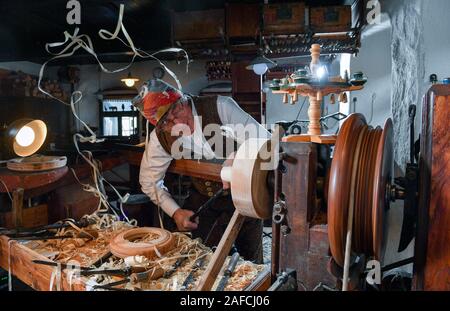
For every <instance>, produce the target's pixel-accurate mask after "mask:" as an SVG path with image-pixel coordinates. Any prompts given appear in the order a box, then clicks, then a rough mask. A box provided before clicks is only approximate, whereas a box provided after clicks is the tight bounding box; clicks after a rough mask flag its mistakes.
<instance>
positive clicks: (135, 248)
mask: <svg viewBox="0 0 450 311" xmlns="http://www.w3.org/2000/svg"><path fill="white" fill-rule="evenodd" d="M148 234H157V235H158V238H157V239H155V240H153V241H149V242H137V243H134V242H133V241H135V240H137V239H139V238H143V237H145V236H146V235H148ZM174 244H175V238H174V236H173V234H172V233H170V232H169V231H167V230H164V229H161V228H135V229H130V230H126V231H124V232H121V233H119V234H118V235H117V236H115V237H114V238H113V239H112V240H111V242H110V243H109V248H110V250H111V253H112V254H113V255H114V256H117V257H119V258H126V257H130V256H144V257H147V258H148V259H155V258H157V257H158V255H157V252H159V254H161V255H163V254H165V253H167V252H168V251H170V250H171V249H173V247H174ZM156 249H157V251H156Z"/></svg>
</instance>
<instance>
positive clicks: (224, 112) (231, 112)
mask: <svg viewBox="0 0 450 311" xmlns="http://www.w3.org/2000/svg"><path fill="white" fill-rule="evenodd" d="M217 111H218V112H219V117H220V120H221V121H222V124H223V125H225V126H229V127H230V128H233V127H234V133H233V135H234V137H235V138H236V140H237V141H238V143H239V144H241V143H243V141H244V140H247V139H249V138H267V139H270V138H271V134H270V133H269V131H267V129H266V128H265V127H264V126H262V125H261V124H260V123H259V122H258V121H256V120H255V119H254V118H253V117H252V116H251V115H249V114H248V113H247V112H245V111H244V110H243V109H242V108H241V107H240V106H239V105H238V104H237V103H236V101H235V100H234V99H233V98H231V97H228V96H218V97H217ZM237 126H241V127H244V128H245V135H243V134H242V133H241V131H242V128H239V127H237Z"/></svg>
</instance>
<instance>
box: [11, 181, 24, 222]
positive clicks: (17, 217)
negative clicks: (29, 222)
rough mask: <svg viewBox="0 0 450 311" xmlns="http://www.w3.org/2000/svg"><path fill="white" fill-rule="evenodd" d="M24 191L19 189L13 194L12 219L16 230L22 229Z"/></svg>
mask: <svg viewBox="0 0 450 311" xmlns="http://www.w3.org/2000/svg"><path fill="white" fill-rule="evenodd" d="M22 208H23V189H22V188H17V189H16V190H15V191H14V192H13V205H12V219H13V221H14V226H15V228H20V227H22V219H23V209H22Z"/></svg>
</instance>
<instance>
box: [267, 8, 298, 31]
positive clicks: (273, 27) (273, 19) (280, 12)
mask: <svg viewBox="0 0 450 311" xmlns="http://www.w3.org/2000/svg"><path fill="white" fill-rule="evenodd" d="M263 21H264V33H265V34H271V33H273V34H288V33H300V32H303V31H304V30H305V4H304V3H303V2H302V3H283V4H266V5H264V9H263Z"/></svg>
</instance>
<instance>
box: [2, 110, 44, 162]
mask: <svg viewBox="0 0 450 311" xmlns="http://www.w3.org/2000/svg"><path fill="white" fill-rule="evenodd" d="M5 135H6V137H5V141H6V146H5V147H6V148H7V149H9V150H11V149H12V151H13V152H14V153H15V154H16V155H18V156H20V157H28V156H31V155H33V154H34V153H36V152H37V151H38V150H39V149H40V148H41V147H42V145H43V144H44V142H45V139H46V137H47V126H46V125H45V123H44V122H43V121H41V120H33V119H20V120H17V121H14V122H13V123H11V124H10V125H9V126H8V128H7V129H6V133H5Z"/></svg>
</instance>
